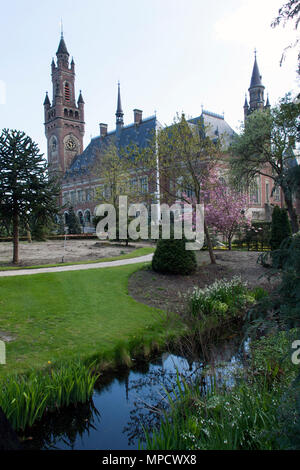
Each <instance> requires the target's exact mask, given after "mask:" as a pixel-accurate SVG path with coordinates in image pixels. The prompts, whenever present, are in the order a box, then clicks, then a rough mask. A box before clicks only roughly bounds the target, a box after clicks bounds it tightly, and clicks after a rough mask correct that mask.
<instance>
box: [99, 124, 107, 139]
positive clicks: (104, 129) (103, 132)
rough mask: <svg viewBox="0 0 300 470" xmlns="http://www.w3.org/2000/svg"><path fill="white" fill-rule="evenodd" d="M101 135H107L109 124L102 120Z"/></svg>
mask: <svg viewBox="0 0 300 470" xmlns="http://www.w3.org/2000/svg"><path fill="white" fill-rule="evenodd" d="M99 126H100V137H105V136H106V135H107V124H103V122H100V124H99Z"/></svg>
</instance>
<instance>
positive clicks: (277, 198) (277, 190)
mask: <svg viewBox="0 0 300 470" xmlns="http://www.w3.org/2000/svg"><path fill="white" fill-rule="evenodd" d="M273 199H274V201H277V202H278V201H280V188H279V187H278V186H277V188H275V189H274V191H273Z"/></svg>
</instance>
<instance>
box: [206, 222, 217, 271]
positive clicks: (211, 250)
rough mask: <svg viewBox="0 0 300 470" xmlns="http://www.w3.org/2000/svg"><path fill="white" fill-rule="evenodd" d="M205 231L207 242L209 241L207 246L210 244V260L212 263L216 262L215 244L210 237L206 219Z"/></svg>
mask: <svg viewBox="0 0 300 470" xmlns="http://www.w3.org/2000/svg"><path fill="white" fill-rule="evenodd" d="M204 233H205V236H206V243H207V246H208V251H209V257H210V262H211V264H216V258H215V255H214V250H213V246H212V244H211V239H210V235H209V231H208V228H207V225H206V222H205V220H204Z"/></svg>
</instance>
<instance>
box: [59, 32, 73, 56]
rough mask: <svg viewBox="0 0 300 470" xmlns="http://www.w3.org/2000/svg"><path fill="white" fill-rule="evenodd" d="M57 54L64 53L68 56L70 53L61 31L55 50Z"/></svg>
mask: <svg viewBox="0 0 300 470" xmlns="http://www.w3.org/2000/svg"><path fill="white" fill-rule="evenodd" d="M59 54H66V55H67V56H68V57H69V55H70V54H69V52H68V49H67V46H66V43H65V40H64V35H63V33H61V37H60V42H59V45H58V49H57V52H56V55H57V56H58V55H59Z"/></svg>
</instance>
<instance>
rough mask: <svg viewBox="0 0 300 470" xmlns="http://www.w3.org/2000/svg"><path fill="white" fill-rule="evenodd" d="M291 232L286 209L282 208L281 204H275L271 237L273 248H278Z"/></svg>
mask: <svg viewBox="0 0 300 470" xmlns="http://www.w3.org/2000/svg"><path fill="white" fill-rule="evenodd" d="M291 234H292V230H291V224H290V221H289V218H288V214H287V211H286V209H280V207H279V206H275V207H274V210H273V213H272V224H271V239H270V245H271V250H272V251H274V250H278V248H279V247H280V245H281V242H282V241H283V240H284V239H285V238H287V237H289V236H291Z"/></svg>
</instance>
